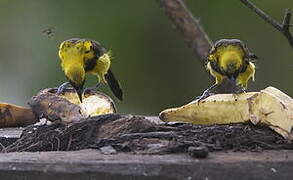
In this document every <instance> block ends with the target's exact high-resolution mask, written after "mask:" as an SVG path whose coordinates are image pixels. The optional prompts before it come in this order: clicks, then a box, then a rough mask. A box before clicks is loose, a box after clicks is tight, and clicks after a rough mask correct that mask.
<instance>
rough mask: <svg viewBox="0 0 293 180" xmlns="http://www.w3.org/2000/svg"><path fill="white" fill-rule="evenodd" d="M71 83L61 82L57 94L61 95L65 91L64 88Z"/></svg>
mask: <svg viewBox="0 0 293 180" xmlns="http://www.w3.org/2000/svg"><path fill="white" fill-rule="evenodd" d="M69 85H70V83H69V82H65V83H63V84H61V85H60V86H59V87H58V90H57V92H56V95H58V96H59V95H60V94H62V92H63V91H64V89H65V88H66V87H68V86H69Z"/></svg>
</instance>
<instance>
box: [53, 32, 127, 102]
mask: <svg viewBox="0 0 293 180" xmlns="http://www.w3.org/2000/svg"><path fill="white" fill-rule="evenodd" d="M58 54H59V57H60V60H61V67H62V70H63V71H64V73H65V76H66V78H67V79H68V81H69V82H66V83H64V84H62V85H61V86H60V87H59V88H58V91H57V94H60V93H62V91H63V89H64V88H65V87H66V86H67V85H69V84H71V85H72V86H73V88H74V89H75V90H76V92H77V94H78V97H79V99H80V101H81V102H82V95H83V91H84V87H83V86H84V83H85V78H86V74H93V75H95V76H97V77H98V80H99V81H98V82H102V83H105V84H108V85H109V87H110V89H111V91H112V92H113V94H114V95H115V96H116V97H117V98H118V99H119V100H122V99H123V92H122V89H121V86H120V84H119V82H118V81H117V80H116V78H115V76H114V74H113V73H112V71H111V69H110V66H111V56H110V53H109V52H107V51H106V49H105V48H104V47H102V46H101V44H100V43H98V42H96V41H93V40H88V39H80V38H72V39H69V40H65V41H63V42H62V43H61V45H60V47H59V53H58Z"/></svg>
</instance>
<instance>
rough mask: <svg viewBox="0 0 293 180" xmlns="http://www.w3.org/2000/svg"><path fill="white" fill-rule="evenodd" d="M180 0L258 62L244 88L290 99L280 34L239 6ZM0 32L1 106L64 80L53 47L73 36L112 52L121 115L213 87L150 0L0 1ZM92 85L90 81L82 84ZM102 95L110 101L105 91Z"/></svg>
mask: <svg viewBox="0 0 293 180" xmlns="http://www.w3.org/2000/svg"><path fill="white" fill-rule="evenodd" d="M185 2H186V4H187V6H188V7H189V8H190V10H191V11H192V13H193V14H194V15H195V16H196V17H198V18H199V19H200V22H201V23H202V25H203V26H204V28H205V30H206V31H207V33H208V34H209V36H210V38H211V39H212V40H217V39H221V38H238V39H241V40H243V41H244V42H246V43H247V44H248V47H249V48H250V49H251V51H253V52H254V53H255V54H256V55H257V56H259V57H260V60H259V61H258V63H257V68H258V69H257V73H256V81H255V82H254V83H252V82H251V83H250V90H259V89H262V88H265V87H267V86H275V87H277V88H279V89H281V90H282V91H284V92H286V93H287V94H289V95H290V96H293V83H292V82H293V80H292V78H293V51H292V48H291V47H290V46H289V44H288V43H287V40H286V39H285V38H284V37H283V36H282V35H281V34H280V33H279V32H277V31H276V30H275V29H274V28H272V27H271V26H270V25H268V24H267V23H265V22H264V21H263V20H262V19H260V18H259V17H257V16H256V15H255V14H254V13H253V12H252V11H251V10H249V9H247V8H246V7H244V6H243V5H242V4H241V3H240V2H239V1H235V0H225V1H214V0H186V1H185ZM254 2H255V3H256V4H257V5H258V6H259V7H260V8H262V9H263V10H264V11H266V12H267V13H268V14H270V15H271V16H272V17H274V18H275V19H276V20H281V19H282V17H283V12H284V9H285V8H292V9H293V1H292V0H282V1H276V0H258V1H256V0H255V1H254ZM0 27H1V28H0V32H1V33H0V36H1V38H0V39H1V40H0V51H1V53H0V83H1V85H0V100H1V101H2V102H9V103H15V104H18V105H25V104H26V102H27V100H28V99H29V98H30V97H31V96H32V95H34V94H36V93H37V92H38V91H39V90H40V89H43V88H47V87H55V86H59V85H60V84H61V83H62V82H64V81H65V77H64V75H63V72H62V71H61V68H60V67H59V59H58V56H57V49H58V46H59V44H60V42H62V41H63V40H66V39H69V38H72V37H82V38H90V39H94V40H97V41H99V42H101V43H102V44H103V45H104V46H105V47H106V48H107V49H110V50H112V52H113V55H114V59H113V66H112V69H113V71H114V73H115V74H116V76H117V77H118V79H119V80H120V82H121V84H122V85H123V89H124V91H125V100H124V101H123V102H117V105H118V107H119V111H120V112H121V113H123V114H126V113H132V114H148V115H156V114H158V113H159V112H160V111H161V110H163V109H164V108H168V107H175V106H178V105H182V104H184V103H187V102H189V101H191V100H192V99H193V98H195V97H196V96H198V95H200V94H201V92H202V91H203V90H205V89H206V88H208V87H209V86H210V85H211V84H212V78H211V77H210V76H209V75H208V73H207V72H206V71H205V69H204V68H203V67H202V65H201V64H200V63H199V61H198V59H197V57H195V56H194V55H193V54H192V52H191V50H190V49H189V48H188V47H187V46H186V44H185V42H184V41H183V40H182V37H181V34H180V33H179V32H177V31H176V30H175V29H174V28H172V27H173V26H172V25H171V23H170V21H169V19H168V18H167V17H166V16H165V14H164V13H163V10H162V9H160V8H159V6H158V3H157V2H156V0H139V1H135V0H123V1H117V0H91V1H90V0H83V1H78V0H64V1H60V0H26V1H23V0H1V1H0ZM48 27H53V28H54V36H53V38H49V37H48V36H47V35H45V34H44V33H42V31H43V30H44V29H46V28H48ZM292 29H293V28H292ZM292 31H293V30H292ZM95 82H96V81H95V78H94V77H92V76H88V82H87V86H92V85H93V84H95ZM101 90H102V91H104V92H106V93H108V94H109V95H111V96H112V94H111V93H110V92H109V91H108V89H107V88H106V87H103V88H101ZM112 97H113V96H112ZM115 100H116V99H115Z"/></svg>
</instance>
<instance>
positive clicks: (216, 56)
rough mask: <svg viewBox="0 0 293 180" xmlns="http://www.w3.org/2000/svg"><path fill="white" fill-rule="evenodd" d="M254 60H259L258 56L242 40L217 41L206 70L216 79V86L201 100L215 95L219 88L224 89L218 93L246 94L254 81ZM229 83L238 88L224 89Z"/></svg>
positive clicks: (210, 53) (208, 90) (208, 59)
mask: <svg viewBox="0 0 293 180" xmlns="http://www.w3.org/2000/svg"><path fill="white" fill-rule="evenodd" d="M254 59H258V58H257V56H256V55H254V54H253V53H251V52H250V51H249V50H248V48H247V46H246V44H244V43H243V42H242V41H241V40H238V39H221V40H218V41H216V42H215V43H214V45H213V46H212V48H211V50H210V51H209V53H208V55H207V60H206V68H207V70H208V71H209V73H210V74H211V75H212V76H213V77H214V78H215V84H214V85H213V86H212V87H210V88H208V89H207V90H206V91H205V92H204V93H203V95H202V96H201V97H200V99H204V98H206V97H208V96H209V95H211V94H213V91H216V89H217V88H218V89H219V87H221V88H222V89H221V90H218V92H217V93H241V92H245V90H246V89H247V84H248V81H249V80H250V79H252V80H253V81H254V75H255V65H254V63H253V62H252V61H253V60H254ZM227 81H229V83H230V84H231V83H232V84H233V86H235V87H237V88H235V87H234V88H231V87H226V88H225V87H224V88H223V85H224V86H226V84H227V83H226V82H227ZM229 83H228V84H229Z"/></svg>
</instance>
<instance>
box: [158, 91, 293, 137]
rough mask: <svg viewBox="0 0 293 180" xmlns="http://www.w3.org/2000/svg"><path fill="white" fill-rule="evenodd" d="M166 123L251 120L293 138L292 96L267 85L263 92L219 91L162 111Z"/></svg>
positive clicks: (203, 123)
mask: <svg viewBox="0 0 293 180" xmlns="http://www.w3.org/2000/svg"><path fill="white" fill-rule="evenodd" d="M159 117H160V119H161V120H163V121H165V122H173V121H182V122H189V123H193V124H199V125H214V124H231V123H244V122H248V121H250V122H252V123H253V124H255V125H256V124H259V123H261V124H265V125H267V126H269V127H270V128H271V129H273V130H274V131H276V132H277V133H279V134H280V135H281V136H283V137H284V138H286V139H288V140H293V134H292V127H293V99H292V98H291V97H289V96H288V95H286V94H285V93H283V92H282V91H280V90H278V89H276V88H274V87H268V88H266V89H264V90H261V91H260V92H248V93H242V94H216V95H212V96H209V97H207V98H206V99H204V100H201V101H198V100H195V101H192V102H191V103H189V104H186V105H183V106H181V107H178V108H171V109H166V110H164V111H162V112H161V113H160V115H159Z"/></svg>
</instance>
